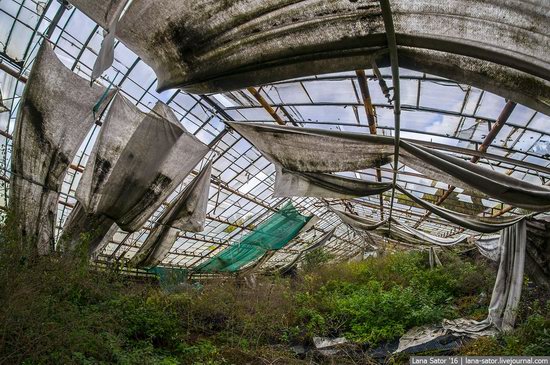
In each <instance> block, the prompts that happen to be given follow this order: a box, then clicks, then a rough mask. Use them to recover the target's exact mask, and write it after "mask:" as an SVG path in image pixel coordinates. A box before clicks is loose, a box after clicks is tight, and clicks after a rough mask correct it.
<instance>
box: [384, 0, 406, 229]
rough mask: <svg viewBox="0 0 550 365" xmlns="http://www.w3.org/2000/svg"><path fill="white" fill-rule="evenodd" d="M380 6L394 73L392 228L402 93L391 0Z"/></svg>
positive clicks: (386, 0) (385, 0) (392, 72)
mask: <svg viewBox="0 0 550 365" xmlns="http://www.w3.org/2000/svg"><path fill="white" fill-rule="evenodd" d="M380 7H381V9H382V18H383V20H384V27H385V29H386V39H387V42H388V50H389V54H390V64H391V74H392V84H393V85H392V88H393V100H392V101H393V116H394V127H395V131H394V139H395V149H394V156H393V169H394V172H393V178H392V184H393V187H392V192H391V199H390V213H389V218H388V219H389V221H388V224H389V227H390V228H391V218H392V213H393V203H394V200H395V185H396V182H397V169H398V167H399V138H400V132H401V95H400V94H401V93H400V87H399V61H398V57H397V41H396V38H395V28H394V25H393V15H392V11H391V6H390V2H389V0H380Z"/></svg>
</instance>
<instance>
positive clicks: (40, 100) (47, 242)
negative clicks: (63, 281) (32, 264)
mask: <svg viewBox="0 0 550 365" xmlns="http://www.w3.org/2000/svg"><path fill="white" fill-rule="evenodd" d="M105 91H106V90H105V88H102V87H98V86H95V85H94V86H93V87H90V85H89V84H88V82H87V81H85V80H84V79H82V78H80V77H79V76H77V75H76V74H74V73H73V72H71V71H70V70H69V69H67V68H66V67H65V66H64V65H63V63H62V62H61V61H60V60H59V59H58V58H57V56H56V55H55V53H54V51H53V50H52V49H51V47H50V45H49V43H48V42H46V41H44V42H43V43H42V45H41V47H40V50H39V51H38V53H37V56H36V60H35V62H34V66H33V68H32V70H31V73H30V76H29V80H28V82H27V85H26V87H25V90H24V92H23V97H22V99H21V104H20V107H19V112H18V115H17V121H16V127H15V128H16V129H15V133H14V141H13V157H12V168H11V171H12V175H11V192H10V204H11V208H12V210H13V212H14V214H15V216H16V217H17V219H18V220H19V227H18V229H19V232H20V237H21V239H22V240H23V241H24V242H25V243H27V244H29V246H30V247H36V248H37V249H38V252H39V253H40V254H46V253H48V252H49V251H50V249H51V247H53V240H54V224H55V216H56V213H57V202H58V198H59V193H58V192H59V191H60V187H61V183H62V182H63V178H64V175H65V172H66V170H67V167H68V166H69V164H70V163H71V161H72V160H73V158H74V156H75V154H76V152H77V150H78V147H79V146H80V144H81V143H82V141H83V140H84V138H85V137H86V134H87V133H88V131H89V130H90V128H91V126H92V125H93V123H94V117H93V112H92V109H93V107H94V105H95V104H96V103H97V102H98V101H99V99H100V98H101V96H102V95H103V94H104V93H105ZM110 97H111V94H109V95H108V97H107V98H106V100H108V99H109V98H110Z"/></svg>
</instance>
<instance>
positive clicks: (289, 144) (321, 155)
mask: <svg viewBox="0 0 550 365" xmlns="http://www.w3.org/2000/svg"><path fill="white" fill-rule="evenodd" d="M228 124H229V125H230V126H231V127H232V128H233V129H235V130H236V131H237V132H239V133H240V134H241V135H242V136H244V137H245V138H246V139H247V140H249V141H250V142H251V143H252V144H253V145H254V146H255V147H256V148H258V149H259V150H260V151H261V152H262V153H263V154H264V156H265V157H266V158H267V159H268V160H270V161H272V162H277V163H279V164H280V165H282V166H283V167H284V168H286V169H288V170H291V171H294V172H339V171H355V170H361V169H365V168H370V167H375V166H379V165H381V164H384V163H386V162H388V161H389V160H388V158H389V156H390V155H391V154H392V152H393V144H394V140H393V138H391V137H386V136H378V135H368V134H363V133H351V132H340V131H330V130H322V129H313V128H295V127H288V126H273V125H265V124H258V123H237V122H228ZM400 147H401V148H400V158H401V162H403V163H404V164H405V165H407V166H409V167H411V168H413V169H415V170H417V171H419V172H421V173H423V174H425V175H426V176H430V177H433V178H435V179H437V180H439V181H442V182H445V183H448V184H452V185H454V186H458V187H461V188H466V189H470V190H473V191H476V192H479V193H483V194H486V195H488V196H490V197H492V198H495V199H498V200H500V201H502V202H505V203H508V204H511V205H513V206H516V207H520V208H525V209H530V210H535V211H547V210H550V188H548V187H546V186H543V185H535V184H532V183H528V182H526V181H522V180H519V179H516V178H514V177H511V176H508V175H506V174H502V173H500V172H496V171H493V170H491V169H488V168H486V167H483V166H479V165H476V164H473V163H471V162H468V161H464V160H462V159H460V158H457V157H454V156H451V155H447V154H445V153H443V152H439V151H437V150H434V149H431V148H427V147H422V146H419V145H416V144H414V143H413V142H408V141H405V140H401V141H400Z"/></svg>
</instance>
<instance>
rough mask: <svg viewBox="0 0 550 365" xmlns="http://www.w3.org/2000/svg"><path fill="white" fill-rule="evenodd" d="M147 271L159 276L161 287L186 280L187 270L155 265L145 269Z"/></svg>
mask: <svg viewBox="0 0 550 365" xmlns="http://www.w3.org/2000/svg"><path fill="white" fill-rule="evenodd" d="M147 272H149V273H151V274H155V275H156V276H157V277H158V278H159V282H160V285H161V286H162V287H172V286H176V285H179V284H181V283H184V282H186V281H187V277H188V274H189V270H187V269H179V268H174V267H163V266H156V267H153V268H150V269H147Z"/></svg>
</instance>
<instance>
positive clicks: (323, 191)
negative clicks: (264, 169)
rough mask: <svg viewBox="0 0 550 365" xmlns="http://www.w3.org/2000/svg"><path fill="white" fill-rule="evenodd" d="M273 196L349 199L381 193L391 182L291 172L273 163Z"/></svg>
mask: <svg viewBox="0 0 550 365" xmlns="http://www.w3.org/2000/svg"><path fill="white" fill-rule="evenodd" d="M275 171H276V174H275V187H274V192H273V196H275V197H293V196H298V197H306V196H307V197H317V198H340V199H351V198H357V197H363V196H369V195H376V194H381V193H383V192H384V191H387V190H389V189H391V187H392V184H391V183H382V182H377V181H365V180H361V179H354V178H350V177H344V176H338V175H332V174H323V173H313V172H293V171H290V170H287V169H285V168H284V167H282V166H281V165H279V164H278V163H275Z"/></svg>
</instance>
